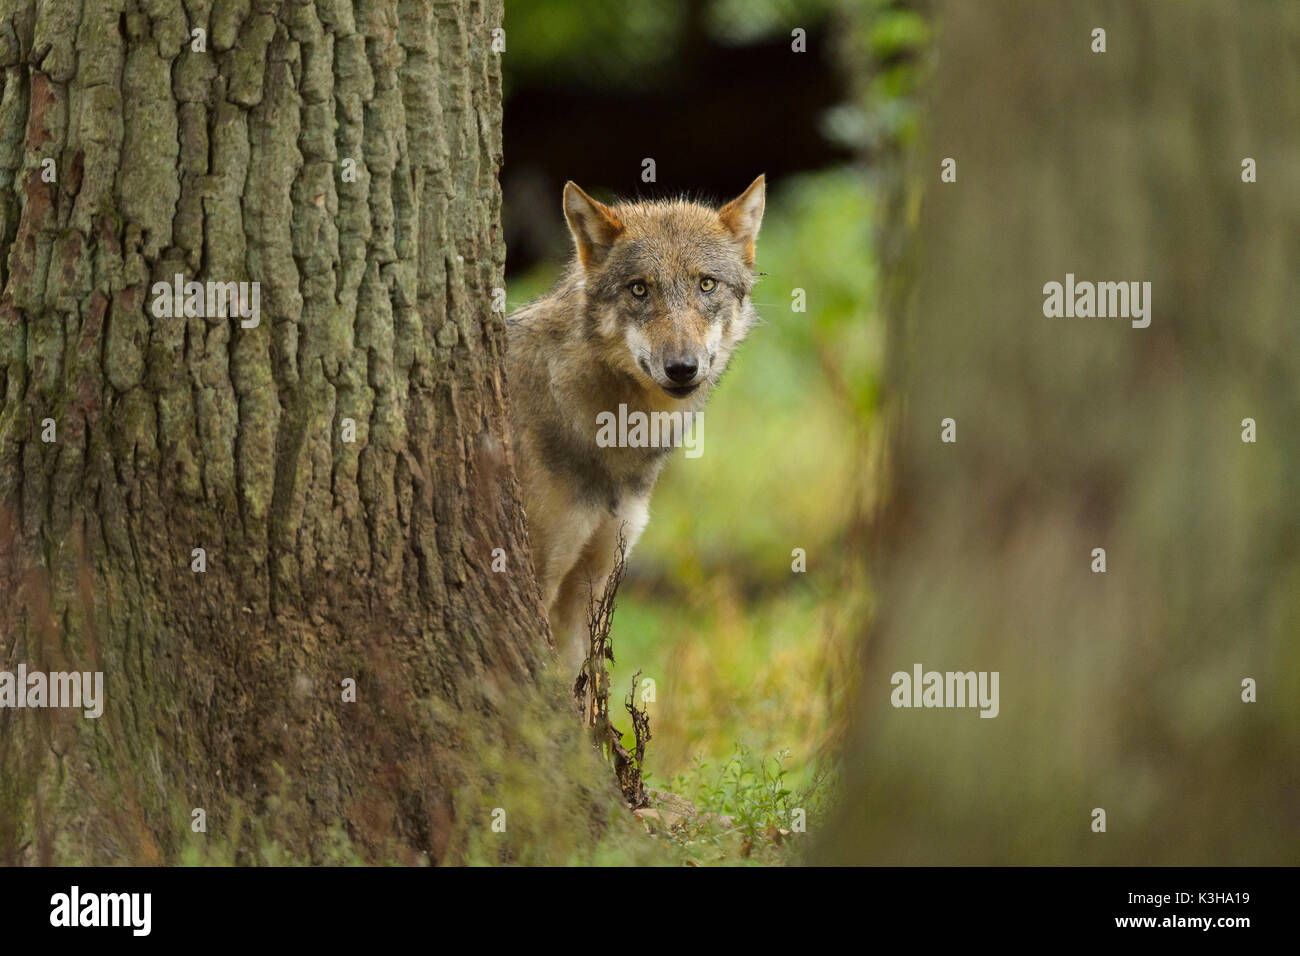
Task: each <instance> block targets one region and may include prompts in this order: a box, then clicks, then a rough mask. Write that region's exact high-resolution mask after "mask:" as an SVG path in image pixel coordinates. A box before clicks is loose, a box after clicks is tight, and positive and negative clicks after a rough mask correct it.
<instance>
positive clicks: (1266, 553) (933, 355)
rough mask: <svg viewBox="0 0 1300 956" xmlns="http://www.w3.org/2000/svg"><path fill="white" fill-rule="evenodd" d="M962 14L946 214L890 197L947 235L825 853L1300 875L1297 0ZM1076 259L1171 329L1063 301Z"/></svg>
mask: <svg viewBox="0 0 1300 956" xmlns="http://www.w3.org/2000/svg"><path fill="white" fill-rule="evenodd" d="M935 13H936V17H935V24H936V29H937V34H936V35H937V40H936V43H935V49H934V51H933V53H934V61H933V62H934V66H935V70H936V72H935V73H934V74H933V80H932V82H931V83H930V84H929V86H928V90H927V94H928V95H927V98H926V101H925V102H926V111H927V115H928V118H929V120H930V122H929V125H928V129H927V130H926V132H925V136H924V145H923V146H922V147H921V148H920V149H919V150H917V151H916V152H914V153H913V155H912V158H913V159H914V160H915V166H914V167H913V171H914V177H919V179H914V181H920V182H923V184H924V191H925V198H924V202H923V203H922V204H921V206H920V207H919V208H920V214H919V216H916V215H910V216H909V214H908V211H909V210H914V209H916V208H918V207H917V206H916V204H915V203H910V202H898V201H887V202H886V203H884V206H885V208H887V209H889V210H891V212H892V214H893V215H892V218H891V220H890V222H889V229H888V231H887V234H886V236H885V240H886V243H887V244H888V243H894V244H897V243H898V242H899V240H900V237H901V236H910V237H911V238H912V240H913V242H914V245H913V248H914V249H915V254H914V256H913V257H912V258H911V259H910V260H909V259H907V258H906V257H904V258H903V260H900V261H903V262H904V263H905V264H907V268H908V271H905V272H903V273H902V275H901V280H902V282H903V284H904V288H903V290H902V294H899V295H891V297H890V299H889V302H888V306H889V309H890V314H889V315H888V321H889V322H890V324H891V343H892V345H893V346H894V348H893V351H892V360H893V368H892V373H891V381H892V396H893V400H892V403H891V404H892V409H893V413H894V414H895V415H897V427H896V435H895V439H896V440H895V441H894V442H893V444H892V447H891V453H890V461H891V469H892V474H893V482H892V488H891V495H890V497H889V500H888V503H887V505H886V506H885V508H884V512H883V514H882V516H881V520H880V523H879V527H878V533H879V536H880V537H879V552H878V554H877V555H876V558H877V560H876V573H877V580H878V581H879V602H880V603H879V608H880V610H879V614H878V618H877V620H876V622H875V625H874V627H873V631H872V634H871V636H870V639H869V641H868V645H867V651H866V657H865V663H864V676H863V684H862V690H861V696H860V700H859V704H858V712H857V717H856V724H855V730H854V732H853V735H852V740H851V743H850V745H849V749H848V765H849V767H848V781H847V787H846V788H845V793H846V798H845V804H844V806H843V808H842V812H841V814H840V815H839V817H838V818H837V819H836V820H834V821H832V822H831V823H830V824H829V825H828V826H827V827H826V829H825V830H824V833H825V837H826V838H825V839H824V840H823V841H822V843H821V844H820V859H822V860H823V861H830V862H850V861H851V862H872V863H937V862H945V863H1040V864H1041V863H1129V864H1154V863H1160V864H1171V863H1180V864H1238V863H1281V862H1284V861H1293V859H1294V848H1295V845H1296V836H1297V829H1298V826H1297V816H1296V807H1295V794H1296V793H1297V792H1298V791H1300V763H1297V761H1296V760H1295V754H1296V753H1297V750H1298V747H1300V644H1298V643H1297V641H1296V639H1295V637H1296V634H1297V633H1298V632H1300V504H1298V503H1300V441H1297V436H1300V389H1298V388H1297V386H1296V382H1297V381H1300V348H1297V347H1296V342H1297V339H1296V317H1297V312H1296V309H1297V303H1300V272H1297V269H1296V263H1297V262H1300V175H1298V174H1297V166H1296V163H1295V161H1294V158H1295V156H1297V155H1300V57H1297V55H1296V54H1297V51H1298V50H1300V9H1297V8H1296V6H1295V5H1294V4H1286V3H1269V4H1258V5H1250V6H1239V5H1233V6H1229V5H1224V4H1216V3H1210V2H1196V3H1184V4H1151V5H1147V4H1126V3H1110V4H1088V5H1086V7H1085V6H1083V5H1075V4H1068V5H1067V4H1042V3H1030V2H1007V3H992V2H989V3H967V2H952V3H946V4H941V5H940V6H939V9H938V10H937V11H935ZM1095 28H1103V29H1105V31H1106V45H1107V49H1106V52H1105V53H1094V52H1092V44H1093V34H1092V31H1093V30H1094V29H1095ZM945 157H952V158H954V159H955V160H956V171H957V180H956V182H954V183H944V182H941V181H940V162H941V160H942V159H944V158H945ZM1247 157H1250V158H1253V159H1254V160H1255V161H1256V162H1257V164H1258V182H1255V183H1246V182H1243V181H1242V162H1243V159H1245V158H1247ZM896 188H897V189H899V190H902V191H903V192H906V191H907V187H906V186H902V185H899V186H897V187H896ZM892 199H893V200H896V199H897V196H895V197H892ZM891 248H894V246H890V245H887V249H891ZM1067 273H1074V274H1075V276H1076V278H1077V279H1079V280H1089V281H1105V280H1113V281H1132V280H1147V281H1150V282H1151V284H1152V303H1153V305H1152V310H1151V324H1150V327H1149V328H1133V327H1132V326H1131V325H1130V322H1129V321H1128V320H1126V319H1117V318H1109V319H1103V318H1047V317H1045V316H1044V314H1043V303H1044V295H1043V286H1044V284H1045V283H1048V282H1052V281H1055V282H1061V283H1063V282H1064V281H1065V276H1066V274H1067ZM896 278H897V276H896ZM945 418H952V419H953V420H954V421H955V423H956V436H957V441H956V443H955V444H945V443H943V442H941V440H940V422H941V421H942V420H943V419H945ZM1246 418H1251V419H1254V421H1255V422H1256V423H1257V427H1258V442H1257V443H1255V444H1249V443H1245V442H1243V440H1242V431H1243V424H1242V422H1243V419H1246ZM1094 548H1104V549H1105V551H1106V561H1107V570H1106V573H1104V574H1102V573H1093V571H1092V564H1093V556H1092V552H1093V549H1094ZM916 663H920V664H922V665H923V666H924V668H925V669H926V670H935V671H941V672H942V671H969V670H975V671H998V672H999V673H1000V714H999V715H998V716H997V717H996V718H994V719H980V718H979V717H978V716H977V714H976V712H975V711H973V710H959V709H945V710H915V709H903V708H898V709H896V708H894V707H893V706H891V701H890V695H891V691H892V689H893V688H892V686H891V683H890V678H891V675H892V674H893V673H895V672H898V671H905V672H908V673H909V674H910V672H911V671H912V668H913V665H914V664H916ZM1246 678H1253V679H1254V680H1255V681H1257V683H1258V695H1259V697H1258V702H1256V703H1245V702H1243V700H1242V690H1243V689H1242V681H1243V680H1244V679H1246ZM1095 808H1101V809H1104V810H1105V811H1106V818H1107V819H1106V823H1107V829H1106V832H1105V833H1094V832H1093V830H1092V823H1093V819H1094V818H1093V811H1094V809H1095Z"/></svg>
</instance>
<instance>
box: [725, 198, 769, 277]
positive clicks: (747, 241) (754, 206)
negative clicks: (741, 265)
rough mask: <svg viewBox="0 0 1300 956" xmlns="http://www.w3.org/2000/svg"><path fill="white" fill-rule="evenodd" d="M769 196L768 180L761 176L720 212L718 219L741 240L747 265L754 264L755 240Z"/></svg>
mask: <svg viewBox="0 0 1300 956" xmlns="http://www.w3.org/2000/svg"><path fill="white" fill-rule="evenodd" d="M766 194H767V179H766V178H765V177H764V176H761V175H760V176H759V177H758V178H757V179H755V180H754V181H753V182H752V183H750V184H749V188H748V189H746V190H745V191H744V192H743V193H741V194H740V195H739V196H737V197H736V198H735V199H733V200H731V202H729V203H727V204H726V205H725V206H723V207H722V208H721V209H719V210H718V218H719V219H721V220H722V224H723V225H724V226H726V227H727V231H729V232H730V233H731V234H732V235H733V236H735V237H736V238H737V239H739V240H740V244H741V249H742V251H743V252H744V255H745V265H749V266H752V265H753V264H754V240H755V239H757V238H758V227H759V224H760V223H761V222H762V221H763V204H764V201H765V198H766Z"/></svg>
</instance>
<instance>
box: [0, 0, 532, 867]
mask: <svg viewBox="0 0 1300 956" xmlns="http://www.w3.org/2000/svg"><path fill="white" fill-rule="evenodd" d="M0 11H2V12H0V68H2V70H3V72H2V74H0V82H2V83H3V94H2V96H0V270H2V272H0V281H2V282H3V295H2V297H0V509H2V510H0V535H2V536H3V540H2V541H0V544H2V546H3V547H2V550H0V593H3V595H4V600H3V607H0V669H7V670H11V671H12V670H13V669H14V667H15V666H16V664H18V663H19V662H26V663H27V665H28V667H29V668H33V669H44V670H60V669H76V670H81V671H97V670H99V671H103V672H104V675H105V681H106V691H105V698H106V703H105V709H104V714H103V716H102V717H101V718H100V719H99V720H90V719H84V718H83V717H82V716H81V714H80V712H76V713H72V712H68V711H59V710H43V711H41V710H31V709H27V710H4V711H0V861H3V862H42V863H48V862H61V861H83V862H93V863H108V862H153V861H162V862H166V861H171V860H175V859H177V858H178V854H180V853H182V851H184V849H185V847H187V846H189V845H191V844H194V843H196V842H199V843H201V842H202V841H203V839H204V837H203V836H201V835H195V834H194V833H193V832H192V830H191V826H190V823H191V810H192V809H193V808H204V809H205V811H206V813H207V825H208V831H209V834H208V838H209V839H212V838H217V837H219V838H220V839H223V840H225V841H227V845H228V846H229V847H236V848H237V849H236V850H235V851H233V852H234V858H235V859H241V860H242V859H251V858H255V857H253V856H250V854H254V853H257V852H262V851H263V850H264V849H265V847H264V846H262V847H259V846H258V841H259V840H260V841H262V842H263V843H266V842H267V841H270V842H273V843H275V844H276V845H277V846H278V847H279V849H280V850H281V851H282V852H284V853H287V854H289V855H290V856H297V857H299V858H303V859H316V860H319V859H322V858H325V855H326V854H327V853H328V852H329V848H330V847H331V846H333V845H334V844H335V842H336V841H337V839H338V832H337V831H336V832H335V833H333V834H331V832H330V830H331V828H332V827H333V828H340V827H341V831H342V834H343V835H344V836H346V837H347V838H348V839H349V840H350V842H351V844H352V846H353V847H354V848H355V849H356V851H357V852H358V853H359V854H360V856H361V857H362V858H364V859H379V858H392V857H396V858H397V859H401V860H414V859H418V858H420V854H427V855H428V857H430V858H432V859H434V860H438V859H441V858H445V857H446V855H447V853H448V852H449V847H452V848H453V849H454V848H455V847H456V846H461V845H463V844H464V840H463V839H460V838H458V837H457V835H456V830H457V827H462V828H463V827H464V826H469V825H471V824H473V825H477V824H478V821H479V820H480V819H481V820H482V822H483V826H486V825H487V814H488V813H489V812H490V808H491V806H492V804H491V803H490V802H489V803H488V804H486V808H484V807H480V806H478V805H477V804H474V803H473V800H472V798H463V799H461V800H460V801H459V802H458V801H457V793H458V792H460V790H461V789H463V788H465V787H470V788H471V790H472V787H473V785H474V782H475V780H476V779H477V780H478V781H479V783H481V782H482V778H483V775H482V773H481V770H480V767H479V766H477V765H476V763H475V761H476V760H478V759H479V758H478V755H477V754H476V753H475V752H472V749H473V747H474V746H475V744H474V740H478V741H479V742H480V743H481V742H482V740H490V741H496V742H497V743H500V741H501V739H502V737H503V735H504V736H505V737H508V736H509V735H510V733H511V732H512V731H511V727H512V725H513V723H514V721H515V720H516V717H515V715H513V714H510V713H508V712H507V707H506V701H507V700H509V699H510V695H511V694H512V693H516V692H518V693H522V694H523V695H524V697H525V698H526V699H528V700H533V699H534V698H536V697H537V696H538V695H536V694H534V695H533V696H532V697H528V690H527V688H528V687H530V686H532V685H534V684H535V678H536V677H537V675H538V673H539V670H540V669H541V668H543V667H544V666H545V661H546V659H547V654H548V653H549V651H548V639H547V637H546V627H545V623H544V618H543V615H542V613H541V610H540V607H539V602H538V595H537V588H536V584H535V582H534V580H533V576H532V571H531V568H530V565H529V562H528V559H527V549H526V542H525V531H524V527H523V523H522V516H521V512H520V508H519V499H518V495H517V489H516V484H515V480H514V475H513V470H512V466H511V456H510V453H509V448H508V438H507V433H506V426H505V422H506V417H505V413H504V397H503V391H502V376H501V372H500V367H501V353H502V349H503V343H504V335H503V328H504V326H503V323H502V317H501V315H500V314H497V313H493V312H492V311H491V308H492V290H493V289H494V288H496V287H498V286H501V285H502V284H503V283H502V266H503V261H504V246H503V243H502V241H501V239H500V234H499V232H498V220H499V212H500V209H499V191H498V186H497V180H496V174H497V169H498V166H499V163H500V159H501V139H500V128H501V115H500V113H501V107H500V103H501V96H500V83H501V78H500V71H499V63H498V54H497V53H494V52H493V51H492V50H491V41H492V35H491V31H492V30H493V29H494V28H495V27H498V26H500V24H501V19H502V8H501V4H500V2H499V0H440V2H433V3H429V2H426V0H355V2H346V0H315V2H312V0H304V2H277V0H242V2H239V0H234V2H220V0H218V2H211V3H209V2H204V0H195V2H185V3H182V2H179V0H41V2H40V3H33V2H30V0H6V2H4V3H3V4H0ZM195 28H201V29H202V30H204V31H205V37H204V39H205V42H206V51H202V52H200V51H198V50H197V49H196V48H195V45H194V41H195V34H193V33H192V31H193V30H194V29H195ZM47 158H48V159H52V160H53V161H54V162H53V167H54V169H55V170H56V172H57V180H56V181H55V182H47V181H45V180H44V179H43V177H42V172H43V170H44V169H45V168H47V166H48V164H43V162H42V161H43V160H45V159H47ZM347 160H354V161H355V163H356V170H357V175H356V181H355V182H353V181H350V179H349V177H348V176H347V175H345V164H346V161H347ZM176 274H181V275H183V276H184V278H185V280H186V281H190V280H197V281H200V282H205V281H208V280H216V281H221V282H232V281H254V280H255V281H258V282H260V290H261V321H260V324H258V325H257V326H256V327H248V328H246V327H244V325H243V323H241V321H239V320H232V319H229V318H213V317H206V318H205V317H180V318H159V317H156V316H155V314H154V313H153V311H152V308H151V303H152V302H153V299H154V296H153V295H152V294H151V287H152V286H153V284H154V283H155V282H158V281H163V282H171V281H172V280H173V277H174V276H175V275H176ZM47 418H51V419H53V420H54V422H55V423H56V428H57V432H56V436H57V438H56V440H55V441H54V442H50V443H46V442H44V441H42V440H41V434H42V422H43V421H44V420H45V419H47ZM345 419H352V420H354V421H355V423H356V435H355V442H351V443H350V442H348V441H346V440H344V430H345V427H346V422H345ZM195 548H203V549H205V551H206V571H204V572H202V573H196V572H194V571H192V570H191V566H192V560H193V558H192V549H195ZM494 548H502V549H503V550H504V554H505V557H506V562H507V571H506V573H503V574H494V573H492V570H491V563H492V557H493V549H494ZM345 678H353V679H355V681H356V683H357V691H356V693H357V702H356V703H355V704H352V703H344V702H343V700H342V687H341V682H342V681H343V680H344V679H345ZM521 687H522V688H524V689H523V690H522V691H520V690H519V688H521ZM545 710H546V709H545V707H543V711H545ZM546 712H549V711H546ZM471 738H473V739H471ZM476 775H477V777H476ZM241 818H242V819H243V820H244V821H245V823H244V825H243V827H242V828H241V826H240V823H239V820H240V819H241Z"/></svg>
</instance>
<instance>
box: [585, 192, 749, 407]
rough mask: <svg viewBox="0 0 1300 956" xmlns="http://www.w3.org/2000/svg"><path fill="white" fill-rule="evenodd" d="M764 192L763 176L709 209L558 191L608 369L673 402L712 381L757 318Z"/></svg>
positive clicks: (589, 320)
mask: <svg viewBox="0 0 1300 956" xmlns="http://www.w3.org/2000/svg"><path fill="white" fill-rule="evenodd" d="M764 192H765V183H764V179H763V177H762V176H759V177H758V178H757V179H755V180H754V181H753V182H752V183H751V184H750V186H749V188H748V189H746V190H745V191H744V192H743V193H741V194H740V196H738V197H737V198H735V199H733V200H732V201H731V202H729V203H727V204H726V205H724V206H723V207H722V208H721V209H710V208H709V207H707V206H701V205H699V204H697V203H693V202H687V201H685V200H671V201H659V202H637V203H618V204H615V205H613V206H606V205H605V204H603V203H599V202H597V201H596V200H594V199H592V198H591V197H590V196H588V195H587V194H586V193H585V192H583V191H582V190H581V189H579V188H578V186H577V185H576V184H575V183H572V182H571V183H568V184H567V185H566V186H565V187H564V216H565V218H566V219H567V220H568V222H569V229H570V230H572V232H573V238H574V240H575V242H576V245H577V251H578V264H577V268H579V269H580V270H581V271H582V273H583V290H584V293H585V298H586V314H585V316H584V322H585V323H586V327H585V329H584V331H585V333H586V335H587V336H588V337H589V338H590V339H591V340H592V341H593V342H595V343H596V344H597V345H598V346H599V350H600V354H601V356H602V358H603V360H604V361H605V362H606V363H607V364H608V365H610V366H612V367H613V368H615V369H617V370H620V371H622V372H625V373H626V374H627V375H629V376H631V377H632V378H633V379H635V380H637V381H639V382H640V383H641V384H642V385H643V386H644V387H646V388H651V389H662V390H663V391H664V392H666V393H667V394H669V395H671V396H673V397H674V398H685V397H686V396H688V395H690V394H692V393H693V392H695V391H696V389H698V388H699V387H700V386H701V385H712V384H714V383H716V382H717V380H718V377H719V376H721V374H722V372H723V370H724V369H726V367H727V362H728V361H729V360H730V358H731V353H732V350H733V349H735V347H736V345H738V344H739V343H740V340H741V339H743V338H744V337H745V334H746V333H747V332H748V331H749V329H750V327H751V326H752V325H753V324H754V322H755V320H756V316H755V313H754V307H753V306H752V305H751V304H750V302H749V293H750V290H751V289H752V288H753V286H754V281H755V275H754V241H755V240H756V239H757V238H758V226H759V223H760V222H761V221H762V219H763V200H764Z"/></svg>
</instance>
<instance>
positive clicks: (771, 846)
mask: <svg viewBox="0 0 1300 956" xmlns="http://www.w3.org/2000/svg"><path fill="white" fill-rule="evenodd" d="M789 759H790V751H788V750H780V751H778V752H777V753H776V754H774V755H771V756H763V757H760V756H757V755H755V754H754V752H753V751H752V750H751V749H750V748H749V747H748V746H746V745H745V744H743V743H736V744H735V746H734V748H733V750H732V753H731V756H730V757H728V758H727V759H726V760H725V761H724V762H722V763H721V764H719V765H717V766H711V765H710V764H709V763H708V762H706V761H705V760H704V759H703V758H701V757H698V756H697V757H695V758H694V760H693V761H692V765H691V769H690V770H689V771H687V772H686V773H683V774H679V775H677V776H676V777H674V778H673V782H672V785H671V787H670V790H671V792H672V793H674V794H677V795H678V796H680V797H684V798H686V799H687V800H689V801H690V802H691V804H692V805H693V807H694V809H695V811H696V812H695V813H693V814H691V815H690V816H688V817H687V818H686V819H685V820H683V821H682V822H681V823H680V825H678V826H676V827H673V828H671V829H669V830H668V831H667V832H666V834H665V836H666V839H667V840H668V842H669V844H670V846H672V847H673V848H674V849H675V850H676V851H678V852H679V854H680V855H681V856H682V859H683V862H685V863H688V864H694V865H699V864H701V863H706V862H707V863H734V862H740V861H742V860H749V861H752V862H763V863H781V862H794V857H795V854H797V853H798V846H799V841H800V840H801V839H802V837H803V827H804V822H805V821H807V820H809V819H819V818H820V817H821V809H822V803H823V800H822V793H823V790H824V784H825V782H826V778H827V776H828V774H827V773H826V772H822V771H818V772H816V773H814V775H813V782H812V784H811V785H810V786H808V787H807V788H804V789H802V790H798V791H795V790H792V789H791V788H790V787H789V786H787V785H786V774H787V767H786V764H787V761H789ZM796 821H800V822H798V823H796Z"/></svg>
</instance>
